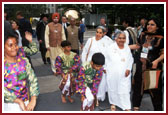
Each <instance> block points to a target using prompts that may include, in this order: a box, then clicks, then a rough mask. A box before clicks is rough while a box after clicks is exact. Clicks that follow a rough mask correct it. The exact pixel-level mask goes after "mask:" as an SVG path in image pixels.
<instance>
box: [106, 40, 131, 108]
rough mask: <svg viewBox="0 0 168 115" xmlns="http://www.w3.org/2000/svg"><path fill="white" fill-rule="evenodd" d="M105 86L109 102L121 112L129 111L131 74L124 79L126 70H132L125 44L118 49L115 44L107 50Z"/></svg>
mask: <svg viewBox="0 0 168 115" xmlns="http://www.w3.org/2000/svg"><path fill="white" fill-rule="evenodd" d="M107 53H108V54H107V60H108V63H107V86H108V96H109V102H110V104H112V105H116V106H118V107H120V108H121V109H123V110H130V109H131V101H130V91H131V72H130V74H129V75H128V76H127V77H126V75H125V74H126V70H130V71H131V69H132V64H133V57H132V54H131V51H130V48H129V47H128V45H127V44H126V43H125V44H124V48H123V49H120V48H119V47H118V45H117V43H114V44H112V45H111V46H110V47H109V48H108V50H107Z"/></svg>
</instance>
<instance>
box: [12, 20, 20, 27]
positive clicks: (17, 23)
mask: <svg viewBox="0 0 168 115" xmlns="http://www.w3.org/2000/svg"><path fill="white" fill-rule="evenodd" d="M13 22H15V23H16V25H17V26H19V22H18V21H17V20H11V21H10V23H11V25H12V23H13Z"/></svg>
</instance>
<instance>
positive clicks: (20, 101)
mask: <svg viewBox="0 0 168 115" xmlns="http://www.w3.org/2000/svg"><path fill="white" fill-rule="evenodd" d="M14 102H15V103H18V104H19V106H20V108H21V109H22V110H23V111H26V105H25V103H24V102H23V100H22V99H19V98H16V99H15V100H14Z"/></svg>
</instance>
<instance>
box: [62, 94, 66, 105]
mask: <svg viewBox="0 0 168 115" xmlns="http://www.w3.org/2000/svg"><path fill="white" fill-rule="evenodd" d="M61 100H62V103H66V102H67V101H66V95H64V94H62V95H61Z"/></svg>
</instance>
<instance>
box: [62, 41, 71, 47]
mask: <svg viewBox="0 0 168 115" xmlns="http://www.w3.org/2000/svg"><path fill="white" fill-rule="evenodd" d="M66 46H71V43H70V42H69V41H67V40H65V41H62V42H61V47H66Z"/></svg>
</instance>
